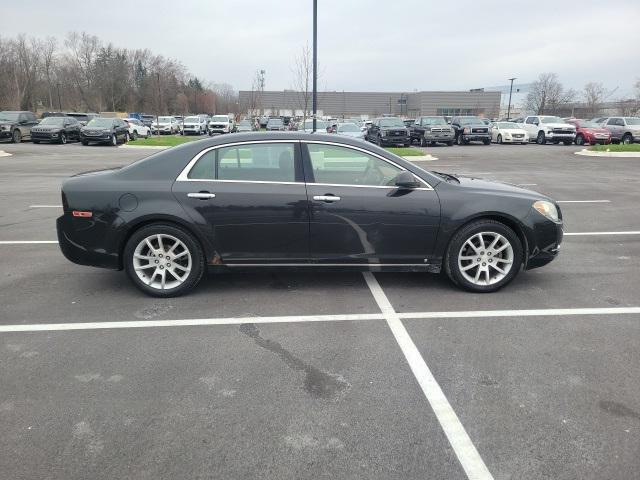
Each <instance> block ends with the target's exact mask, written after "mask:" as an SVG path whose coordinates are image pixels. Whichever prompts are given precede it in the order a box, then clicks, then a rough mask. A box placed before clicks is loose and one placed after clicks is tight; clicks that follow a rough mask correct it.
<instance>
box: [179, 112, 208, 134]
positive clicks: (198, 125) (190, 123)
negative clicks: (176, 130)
mask: <svg viewBox="0 0 640 480" xmlns="http://www.w3.org/2000/svg"><path fill="white" fill-rule="evenodd" d="M205 133H207V124H206V122H205V119H204V118H202V117H201V116H199V115H192V116H191V117H186V118H185V119H184V124H183V126H182V134H183V135H204V134H205Z"/></svg>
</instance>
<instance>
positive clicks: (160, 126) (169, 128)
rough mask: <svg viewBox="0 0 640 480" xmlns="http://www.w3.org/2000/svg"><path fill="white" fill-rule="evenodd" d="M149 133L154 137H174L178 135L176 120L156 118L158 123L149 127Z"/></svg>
mask: <svg viewBox="0 0 640 480" xmlns="http://www.w3.org/2000/svg"><path fill="white" fill-rule="evenodd" d="M151 133H155V134H156V135H175V134H176V133H180V125H179V124H178V120H176V118H175V117H172V116H163V117H158V121H156V122H153V124H152V125H151Z"/></svg>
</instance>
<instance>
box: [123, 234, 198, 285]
mask: <svg viewBox="0 0 640 480" xmlns="http://www.w3.org/2000/svg"><path fill="white" fill-rule="evenodd" d="M124 262H125V269H126V271H127V274H128V275H129V278H131V280H132V281H133V283H134V284H135V285H136V286H137V287H138V288H139V289H140V290H142V291H143V292H145V293H147V294H149V295H153V296H155V297H176V296H179V295H182V294H184V293H186V292H188V291H190V290H192V289H193V288H195V286H196V285H197V284H198V282H199V281H200V279H201V278H202V275H203V273H204V271H205V261H204V253H203V252H202V248H201V246H200V244H199V243H198V241H197V240H196V239H195V238H194V237H193V235H191V234H190V233H188V232H187V231H186V230H183V229H182V228H179V227H176V226H173V225H166V224H153V225H149V226H146V227H143V228H141V229H140V230H138V231H137V232H135V233H134V234H133V235H132V236H131V238H130V239H129V241H128V242H127V245H126V247H125V250H124Z"/></svg>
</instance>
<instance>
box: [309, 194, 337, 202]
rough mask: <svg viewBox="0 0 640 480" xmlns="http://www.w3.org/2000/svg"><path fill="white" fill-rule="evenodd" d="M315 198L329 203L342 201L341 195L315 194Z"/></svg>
mask: <svg viewBox="0 0 640 480" xmlns="http://www.w3.org/2000/svg"><path fill="white" fill-rule="evenodd" d="M313 199H314V200H317V201H318V202H328V203H332V202H338V201H340V197H336V196H335V195H314V197H313Z"/></svg>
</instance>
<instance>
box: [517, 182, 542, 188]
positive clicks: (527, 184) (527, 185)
mask: <svg viewBox="0 0 640 480" xmlns="http://www.w3.org/2000/svg"><path fill="white" fill-rule="evenodd" d="M516 185H517V186H519V187H536V186H537V185H538V184H537V183H516Z"/></svg>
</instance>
